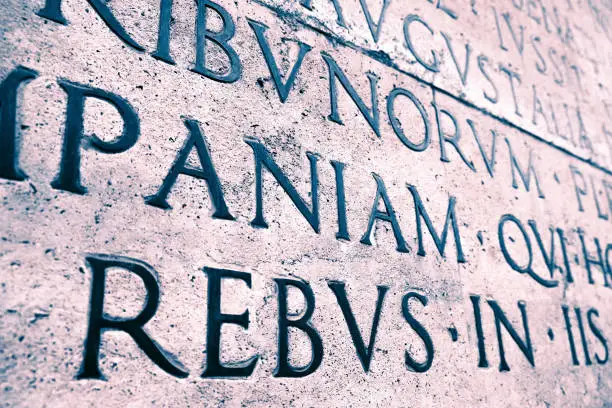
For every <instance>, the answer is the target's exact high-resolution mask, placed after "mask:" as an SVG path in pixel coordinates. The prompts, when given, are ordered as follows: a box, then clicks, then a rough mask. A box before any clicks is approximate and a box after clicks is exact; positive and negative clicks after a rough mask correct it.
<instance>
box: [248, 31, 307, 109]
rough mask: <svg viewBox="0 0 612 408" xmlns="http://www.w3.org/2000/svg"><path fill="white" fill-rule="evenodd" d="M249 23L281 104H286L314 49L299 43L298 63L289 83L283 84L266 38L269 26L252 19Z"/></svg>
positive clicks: (292, 69) (294, 67)
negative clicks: (300, 72) (306, 56)
mask: <svg viewBox="0 0 612 408" xmlns="http://www.w3.org/2000/svg"><path fill="white" fill-rule="evenodd" d="M248 21H249V25H250V26H251V28H252V29H253V32H254V33H255V36H256V37H257V42H258V43H259V46H260V47H261V51H262V52H263V56H264V58H265V60H266V64H267V65H268V69H269V70H270V74H272V79H273V80H274V85H275V86H276V92H277V93H278V97H279V98H280V100H281V102H283V103H285V101H286V100H287V98H288V97H289V91H291V87H292V86H293V82H295V77H296V76H297V73H298V71H299V70H300V66H301V65H302V62H303V61H304V56H305V55H306V54H307V53H308V52H309V51H310V50H311V49H312V47H311V46H310V45H308V44H305V43H303V42H300V41H297V43H298V45H299V46H300V52H299V54H298V57H297V61H296V62H295V64H294V65H293V68H291V70H290V71H289V76H288V77H287V81H285V83H283V80H282V78H281V73H280V70H279V69H278V65H277V64H276V60H275V59H274V56H273V55H272V50H270V45H269V44H268V41H267V40H266V37H265V32H266V30H267V29H268V26H266V25H265V24H262V23H259V22H257V21H254V20H251V19H249V20H248Z"/></svg>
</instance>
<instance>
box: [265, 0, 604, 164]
mask: <svg viewBox="0 0 612 408" xmlns="http://www.w3.org/2000/svg"><path fill="white" fill-rule="evenodd" d="M253 2H254V3H256V4H259V5H261V6H263V7H265V8H267V9H268V10H270V11H272V12H273V13H274V14H276V15H277V17H278V18H280V19H281V20H283V21H285V22H290V23H294V24H299V25H301V26H303V27H304V28H307V29H309V30H311V31H314V32H316V33H318V34H321V35H323V36H324V37H326V38H327V39H328V40H329V41H331V42H333V43H335V44H339V45H342V46H345V47H348V48H351V49H353V50H355V51H357V52H359V53H361V54H363V55H365V56H366V57H368V58H371V59H373V60H375V61H377V62H379V63H381V64H383V65H385V66H387V67H389V68H391V69H393V70H395V71H397V72H399V73H401V74H404V75H407V76H408V77H410V78H412V79H414V80H415V81H417V82H419V83H421V84H423V85H426V86H428V87H430V89H431V91H432V92H433V93H435V92H439V93H441V94H443V95H446V96H448V97H450V98H452V99H454V100H455V101H457V102H459V103H461V104H462V105H464V106H467V107H468V108H471V109H474V110H477V111H479V112H480V113H482V114H484V115H486V116H489V117H491V118H493V119H495V120H497V121H498V122H500V123H502V124H503V125H505V126H508V127H510V128H513V129H515V130H518V131H519V132H520V133H523V134H525V135H527V136H529V137H531V138H533V139H535V140H537V141H539V142H541V143H544V144H545V145H547V146H550V147H552V148H553V149H556V150H558V151H560V152H562V153H564V154H566V155H568V156H570V157H573V158H575V159H577V160H580V161H581V162H583V163H585V164H587V165H589V166H591V167H593V168H595V169H597V170H599V171H602V172H604V173H605V174H607V175H609V176H612V170H610V169H608V168H606V167H604V166H602V165H601V164H599V163H597V162H595V161H593V160H592V159H588V158H586V157H583V156H580V155H578V154H576V153H574V152H572V151H571V150H569V149H567V148H565V147H563V146H559V145H558V144H556V143H554V142H553V141H550V140H546V139H545V138H543V137H542V136H539V135H538V134H536V133H534V132H532V131H530V130H528V129H525V128H524V127H522V126H520V125H517V124H516V123H513V122H512V121H510V120H509V119H506V118H504V117H502V116H499V115H497V114H495V113H493V112H491V111H489V110H487V109H486V108H483V107H481V106H478V105H476V104H474V103H473V102H470V101H468V100H466V99H463V98H461V97H460V96H457V95H455V94H453V93H452V92H450V91H447V90H446V89H444V88H441V87H440V86H438V85H436V84H434V83H432V82H430V81H427V80H425V79H423V78H421V77H419V76H417V75H415V74H413V73H411V72H408V71H405V70H403V69H402V68H400V67H399V66H398V65H397V64H396V63H394V62H393V61H392V60H391V58H390V57H389V55H388V54H387V53H386V52H384V51H374V50H369V49H367V48H365V47H362V46H360V45H357V44H355V43H353V42H351V41H348V40H345V39H344V38H342V37H340V36H339V35H337V34H335V33H333V32H330V31H328V30H327V29H326V28H324V25H323V23H321V22H318V21H317V19H316V18H310V19H312V20H315V21H317V22H318V24H319V25H320V26H317V25H315V24H312V23H310V22H309V21H307V20H306V19H305V18H303V17H302V16H301V15H299V14H298V13H295V12H288V11H285V10H282V9H280V8H278V7H275V6H272V5H270V4H267V3H265V2H264V1H262V0H253Z"/></svg>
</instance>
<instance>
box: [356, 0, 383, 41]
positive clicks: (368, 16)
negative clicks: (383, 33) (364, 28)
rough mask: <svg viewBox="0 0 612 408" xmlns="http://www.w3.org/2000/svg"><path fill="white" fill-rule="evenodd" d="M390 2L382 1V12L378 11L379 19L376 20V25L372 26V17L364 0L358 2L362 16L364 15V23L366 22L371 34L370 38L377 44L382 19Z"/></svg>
mask: <svg viewBox="0 0 612 408" xmlns="http://www.w3.org/2000/svg"><path fill="white" fill-rule="evenodd" d="M389 1H390V0H383V6H382V10H380V17H379V18H378V24H374V21H373V20H372V15H371V14H370V9H369V8H368V4H367V3H366V0H359V3H361V8H362V10H363V14H365V17H366V21H367V22H368V27H369V28H370V33H372V38H374V42H375V43H377V42H378V37H379V36H380V27H381V26H382V23H383V19H384V17H385V10H386V9H387V6H388V5H389Z"/></svg>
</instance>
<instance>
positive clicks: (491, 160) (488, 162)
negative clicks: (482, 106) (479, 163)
mask: <svg viewBox="0 0 612 408" xmlns="http://www.w3.org/2000/svg"><path fill="white" fill-rule="evenodd" d="M467 123H468V125H470V128H472V133H473V134H474V139H476V144H478V150H480V154H481V155H482V159H483V160H484V163H485V166H487V171H488V172H489V175H490V176H491V177H493V175H494V173H495V141H496V140H497V132H496V131H495V130H493V129H491V137H492V138H493V142H492V144H491V156H490V157H487V154H486V153H485V151H484V147H483V146H482V143H481V142H480V138H479V137H478V132H477V131H476V127H475V126H474V122H472V120H471V119H467Z"/></svg>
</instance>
